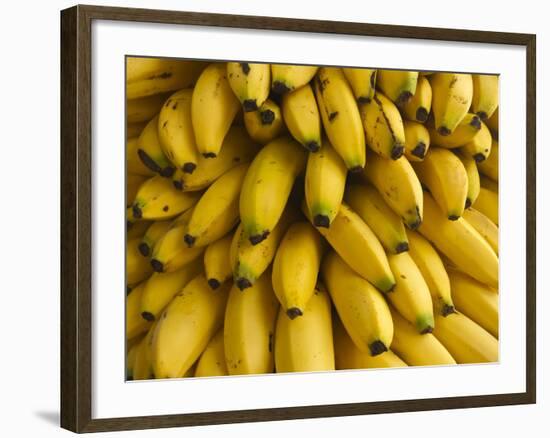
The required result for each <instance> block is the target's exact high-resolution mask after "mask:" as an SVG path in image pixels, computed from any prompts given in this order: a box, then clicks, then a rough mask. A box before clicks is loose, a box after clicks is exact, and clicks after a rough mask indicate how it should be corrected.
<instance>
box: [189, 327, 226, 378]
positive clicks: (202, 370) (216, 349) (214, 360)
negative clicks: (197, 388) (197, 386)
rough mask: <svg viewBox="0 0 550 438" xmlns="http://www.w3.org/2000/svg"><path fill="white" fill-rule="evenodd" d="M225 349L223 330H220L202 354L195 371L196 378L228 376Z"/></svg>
mask: <svg viewBox="0 0 550 438" xmlns="http://www.w3.org/2000/svg"><path fill="white" fill-rule="evenodd" d="M227 374H228V373H227V366H226V365H225V353H224V348H223V329H220V330H218V333H216V334H215V335H214V337H213V338H212V339H210V342H208V345H207V346H206V348H205V350H204V351H203V352H202V354H201V357H200V359H199V360H198V363H197V368H196V369H195V377H214V376H227Z"/></svg>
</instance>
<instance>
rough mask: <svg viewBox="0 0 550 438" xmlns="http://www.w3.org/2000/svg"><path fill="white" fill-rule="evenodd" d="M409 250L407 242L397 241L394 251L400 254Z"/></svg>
mask: <svg viewBox="0 0 550 438" xmlns="http://www.w3.org/2000/svg"><path fill="white" fill-rule="evenodd" d="M408 250H409V242H399V243H398V244H397V246H396V247H395V253H396V254H401V253H402V252H406V251H408Z"/></svg>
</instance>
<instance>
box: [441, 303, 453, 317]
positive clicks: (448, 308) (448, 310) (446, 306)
mask: <svg viewBox="0 0 550 438" xmlns="http://www.w3.org/2000/svg"><path fill="white" fill-rule="evenodd" d="M451 313H456V310H455V307H454V306H451V305H449V304H444V305H443V308H442V309H441V315H443V316H449V315H450V314H451Z"/></svg>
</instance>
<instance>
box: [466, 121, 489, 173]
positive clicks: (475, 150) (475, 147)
mask: <svg viewBox="0 0 550 438" xmlns="http://www.w3.org/2000/svg"><path fill="white" fill-rule="evenodd" d="M492 140H493V138H492V137H491V131H489V128H488V127H487V125H486V124H485V123H483V122H481V129H480V130H479V132H478V133H477V134H476V135H475V136H474V138H472V139H471V140H470V141H469V142H468V143H466V144H465V145H464V146H462V147H461V148H460V150H461V151H463V152H464V153H465V154H467V155H469V156H471V157H472V158H473V159H474V160H476V162H478V163H481V162H482V161H485V160H486V159H487V157H488V156H489V155H490V154H491V144H492Z"/></svg>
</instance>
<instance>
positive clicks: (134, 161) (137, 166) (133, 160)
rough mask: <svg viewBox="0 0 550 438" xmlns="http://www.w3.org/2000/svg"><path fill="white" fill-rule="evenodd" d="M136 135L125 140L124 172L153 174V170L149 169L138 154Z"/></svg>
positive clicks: (143, 174) (144, 174)
mask: <svg viewBox="0 0 550 438" xmlns="http://www.w3.org/2000/svg"><path fill="white" fill-rule="evenodd" d="M138 149H139V139H138V137H132V138H128V140H127V141H126V172H128V173H129V174H134V175H142V176H153V175H154V174H155V172H153V171H152V170H151V169H149V168H148V167H147V166H146V165H145V164H143V161H141V158H139V155H138Z"/></svg>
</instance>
